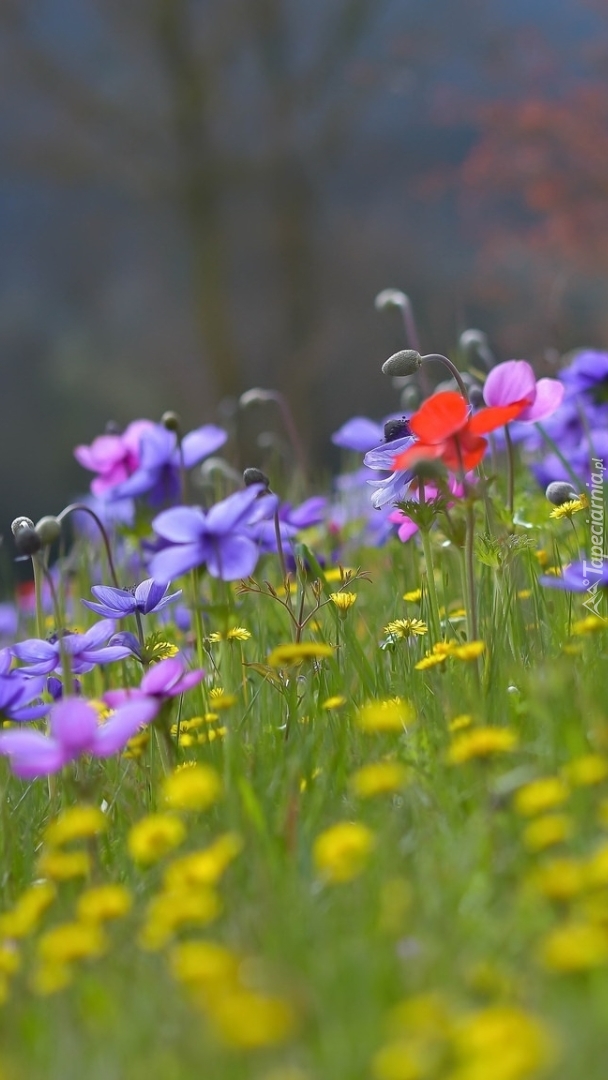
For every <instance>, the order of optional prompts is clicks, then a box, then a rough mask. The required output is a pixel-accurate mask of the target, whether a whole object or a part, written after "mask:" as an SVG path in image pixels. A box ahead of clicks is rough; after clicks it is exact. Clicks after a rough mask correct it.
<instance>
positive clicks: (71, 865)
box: [36, 851, 91, 881]
mask: <svg viewBox="0 0 608 1080" xmlns="http://www.w3.org/2000/svg"><path fill="white" fill-rule="evenodd" d="M36 868H37V871H38V874H39V875H40V877H44V878H50V879H51V880H52V881H70V880H71V879H72V878H78V877H87V875H88V874H89V872H90V869H91V857H90V855H89V853H88V851H43V852H42V854H41V855H40V858H39V859H38V863H37V867H36Z"/></svg>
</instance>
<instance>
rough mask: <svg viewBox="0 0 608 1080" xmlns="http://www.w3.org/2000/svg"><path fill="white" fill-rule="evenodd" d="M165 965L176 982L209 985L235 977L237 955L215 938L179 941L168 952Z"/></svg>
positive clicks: (231, 980)
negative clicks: (212, 939) (167, 959)
mask: <svg viewBox="0 0 608 1080" xmlns="http://www.w3.org/2000/svg"><path fill="white" fill-rule="evenodd" d="M169 967H170V969H171V974H172V976H173V978H174V979H175V980H176V981H177V982H181V983H185V984H186V985H187V986H189V987H201V986H202V987H205V988H207V987H210V988H211V989H213V988H214V987H217V986H218V985H221V984H223V983H231V982H235V981H236V978H237V974H238V969H239V959H238V957H237V956H236V955H235V954H234V953H232V952H230V950H229V949H227V948H226V947H225V946H224V945H220V944H218V942H216V941H181V942H179V944H177V945H174V946H173V948H172V949H171V951H170V953H169Z"/></svg>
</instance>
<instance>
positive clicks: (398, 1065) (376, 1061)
mask: <svg viewBox="0 0 608 1080" xmlns="http://www.w3.org/2000/svg"><path fill="white" fill-rule="evenodd" d="M432 1062H433V1057H432V1055H431V1054H430V1053H429V1047H427V1046H426V1044H425V1043H424V1042H422V1041H420V1040H417V1039H412V1037H411V1036H409V1037H408V1038H407V1039H395V1040H394V1041H393V1042H389V1043H386V1044H385V1045H384V1046H381V1047H380V1049H379V1050H377V1051H376V1053H375V1054H374V1057H373V1058H372V1063H371V1068H372V1076H373V1077H374V1080H425V1078H426V1077H428V1076H429V1075H431V1074H430V1073H429V1068H430V1067H431V1066H432Z"/></svg>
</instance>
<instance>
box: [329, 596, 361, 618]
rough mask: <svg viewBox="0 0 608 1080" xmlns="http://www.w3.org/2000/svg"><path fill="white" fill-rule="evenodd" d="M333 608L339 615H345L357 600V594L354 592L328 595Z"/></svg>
mask: <svg viewBox="0 0 608 1080" xmlns="http://www.w3.org/2000/svg"><path fill="white" fill-rule="evenodd" d="M329 599H330V600H331V602H332V604H333V605H334V607H337V609H338V611H339V613H340V615H346V613H347V611H350V609H351V607H352V606H353V604H354V603H355V602H356V600H357V594H356V593H354V592H332V593H330V594H329Z"/></svg>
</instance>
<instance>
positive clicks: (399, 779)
mask: <svg viewBox="0 0 608 1080" xmlns="http://www.w3.org/2000/svg"><path fill="white" fill-rule="evenodd" d="M408 776H409V771H408V769H407V768H406V766H405V765H401V764H400V763H399V762H398V761H375V762H373V763H371V764H369V765H363V766H362V768H360V769H357V771H356V772H355V773H353V775H352V776H351V778H350V780H349V786H350V788H351V790H352V792H353V793H354V794H355V795H358V796H359V798H360V799H368V798H370V797H371V796H373V795H385V794H390V793H391V792H394V791H399V789H400V788H402V787H403V786H404V784H405V783H407V780H408Z"/></svg>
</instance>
